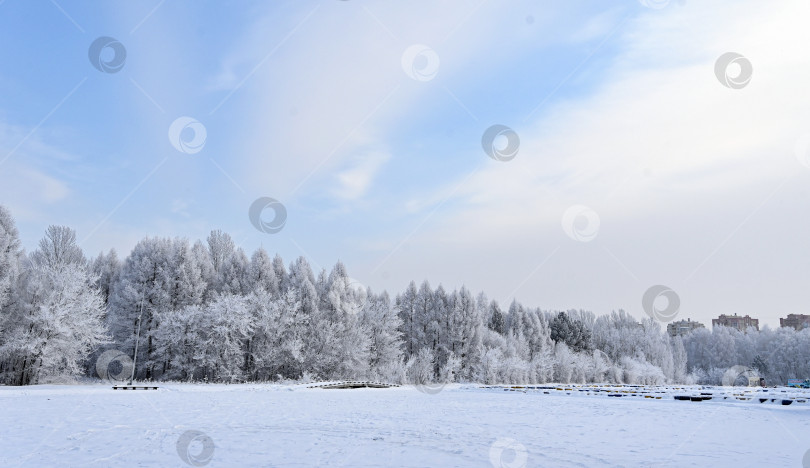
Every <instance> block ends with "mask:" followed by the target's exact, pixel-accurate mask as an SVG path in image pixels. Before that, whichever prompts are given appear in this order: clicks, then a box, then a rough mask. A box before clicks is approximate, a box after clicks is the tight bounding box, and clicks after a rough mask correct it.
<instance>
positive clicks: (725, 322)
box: [712, 314, 759, 332]
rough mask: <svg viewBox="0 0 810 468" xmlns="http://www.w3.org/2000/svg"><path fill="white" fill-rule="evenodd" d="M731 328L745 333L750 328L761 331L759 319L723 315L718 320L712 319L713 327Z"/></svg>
mask: <svg viewBox="0 0 810 468" xmlns="http://www.w3.org/2000/svg"><path fill="white" fill-rule="evenodd" d="M718 326H722V327H731V328H736V329H737V330H740V331H741V332H744V331H746V330H748V327H754V328H755V329H757V331H758V330H759V319H755V318H751V317H749V316H747V315H746V316H744V317H743V316H742V315H737V314H734V315H726V314H722V315H720V317H717V318H716V319H712V327H718Z"/></svg>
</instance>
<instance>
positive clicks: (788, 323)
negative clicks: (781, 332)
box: [779, 314, 810, 331]
mask: <svg viewBox="0 0 810 468" xmlns="http://www.w3.org/2000/svg"><path fill="white" fill-rule="evenodd" d="M779 326H780V327H790V328H793V329H795V330H796V331H801V330H804V329H805V328H810V315H805V314H788V316H787V318H780V319H779Z"/></svg>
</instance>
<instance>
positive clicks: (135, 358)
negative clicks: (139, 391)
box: [127, 293, 143, 385]
mask: <svg viewBox="0 0 810 468" xmlns="http://www.w3.org/2000/svg"><path fill="white" fill-rule="evenodd" d="M142 316H143V293H141V311H140V312H139V313H138V329H137V331H136V332H135V354H134V355H133V356H132V374H131V375H130V376H129V383H128V384H127V385H132V381H133V380H135V367H136V366H137V364H138V344H139V343H140V341H141V339H140V338H141V317H142Z"/></svg>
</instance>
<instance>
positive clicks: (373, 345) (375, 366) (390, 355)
mask: <svg viewBox="0 0 810 468" xmlns="http://www.w3.org/2000/svg"><path fill="white" fill-rule="evenodd" d="M367 294H368V300H367V301H366V305H365V307H364V308H363V311H362V312H361V314H360V323H361V325H362V326H363V328H364V329H365V330H367V331H368V334H369V369H370V375H371V376H372V377H374V378H380V379H383V380H391V381H397V380H400V379H401V378H402V371H403V368H402V358H403V352H402V351H403V350H402V348H403V345H404V343H403V341H402V333H401V331H400V328H401V326H402V319H401V318H400V317H399V316H398V315H397V314H396V312H395V311H394V309H393V308H392V307H391V300H390V299H389V297H388V293H386V292H383V293H382V294H379V295H376V294H373V293H372V292H371V290H369V291H368V293H367Z"/></svg>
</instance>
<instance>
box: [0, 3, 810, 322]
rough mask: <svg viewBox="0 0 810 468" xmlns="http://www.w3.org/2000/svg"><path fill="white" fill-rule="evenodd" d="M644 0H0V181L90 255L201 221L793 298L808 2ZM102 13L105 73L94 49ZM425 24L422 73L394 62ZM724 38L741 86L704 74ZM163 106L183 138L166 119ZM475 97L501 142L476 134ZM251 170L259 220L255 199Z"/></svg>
mask: <svg viewBox="0 0 810 468" xmlns="http://www.w3.org/2000/svg"><path fill="white" fill-rule="evenodd" d="M648 3H650V4H652V6H658V7H661V8H650V7H649V5H645V4H644V2H639V1H633V0H617V1H600V2H596V1H593V2H585V1H565V2H562V1H560V2H544V3H542V4H541V3H538V2H532V1H512V2H509V3H508V5H506V4H504V3H503V2H493V1H486V0H485V1H481V2H477V1H476V2H464V1H443V2H430V1H415V2H407V3H405V2H397V3H394V2H390V1H359V0H349V1H337V0H335V1H288V2H281V1H274V2H191V1H165V2H161V1H148V2H146V1H144V2H104V3H102V4H99V5H90V4H87V3H84V2H69V1H67V0H57V1H54V2H51V1H31V2H29V1H22V0H5V1H0V44H3V45H2V46H0V61H2V63H3V66H2V67H1V68H0V86H2V89H3V92H2V93H0V161H2V163H0V203H3V204H4V205H6V206H7V207H9V208H10V209H11V210H12V212H13V214H14V215H15V217H16V220H17V223H18V226H19V228H20V231H21V234H22V237H23V240H24V244H25V246H26V248H27V249H29V250H31V249H33V248H34V247H35V246H36V242H37V241H38V239H39V238H40V237H41V236H42V233H43V232H44V230H45V228H46V227H47V226H48V225H49V224H65V225H68V226H71V227H73V228H75V229H76V230H77V231H78V238H79V239H80V240H81V242H82V247H83V248H84V249H85V251H86V252H87V253H88V255H96V254H97V253H98V252H99V251H101V250H106V249H109V248H111V247H114V248H116V249H117V250H118V251H119V253H120V254H125V253H127V252H128V251H129V250H130V249H131V248H132V246H133V245H134V244H135V242H137V240H138V239H140V238H142V237H144V236H146V235H159V236H184V237H188V238H190V239H197V238H204V237H205V236H206V235H207V233H208V232H209V231H210V230H212V229H223V230H225V231H227V232H229V233H230V234H231V235H232V236H233V237H234V239H235V240H236V242H237V243H239V244H240V245H241V246H242V247H243V248H244V249H245V250H246V251H248V252H251V251H252V250H253V249H255V248H256V247H258V246H260V245H261V246H264V247H265V248H266V249H267V250H268V251H270V252H271V253H272V252H278V253H280V254H281V255H282V256H283V257H284V258H285V259H286V260H288V261H289V260H292V259H293V258H294V257H296V256H298V255H304V256H306V257H307V258H309V259H310V261H311V263H312V264H313V265H315V266H316V267H321V266H322V267H327V268H328V267H330V266H331V265H332V264H333V263H334V262H335V261H336V260H338V259H340V260H343V261H344V262H345V263H346V264H347V267H348V269H349V272H350V274H351V275H352V276H354V277H355V278H356V279H357V280H358V281H360V282H362V283H364V284H367V285H370V286H371V287H372V288H374V289H377V290H379V289H388V290H389V291H399V290H402V289H403V288H404V286H405V285H407V282H408V281H409V280H410V279H416V280H421V279H425V278H426V279H428V280H430V281H431V283H432V284H433V285H436V284H438V283H442V284H444V285H445V287H446V288H450V289H451V288H455V287H460V286H461V285H462V284H464V285H467V286H468V287H469V288H471V289H473V290H475V291H479V290H485V291H486V292H487V293H488V294H489V295H490V296H491V297H492V298H495V299H498V300H500V301H502V302H508V301H510V300H511V298H513V297H516V298H517V299H519V300H521V301H522V302H524V303H526V304H528V305H532V306H541V307H544V308H586V309H591V310H594V311H595V312H597V313H604V312H609V311H610V310H613V309H618V308H624V309H626V310H628V311H630V312H631V313H633V314H634V315H636V316H637V317H641V316H642V315H643V311H642V310H641V297H642V295H643V293H644V291H645V290H646V289H647V288H648V287H650V286H652V285H655V284H665V285H668V286H670V287H672V288H673V289H674V290H675V291H676V292H677V293H678V294H679V296H680V298H681V309H682V310H681V312H680V316H682V317H683V318H686V317H691V318H693V319H699V320H704V321H708V320H709V319H710V318H711V317H713V316H716V315H717V314H718V313H735V312H737V313H750V314H755V315H756V316H758V317H760V318H762V319H763V320H764V322H766V323H769V324H771V325H776V324H777V323H778V322H777V320H776V318H777V317H779V316H784V315H785V314H787V313H807V312H808V304H807V303H808V301H807V299H806V297H805V296H806V295H805V294H804V293H803V291H804V290H805V289H806V285H807V279H808V274H807V271H806V265H807V261H806V259H807V258H808V254H810V247H808V242H807V239H808V234H810V223H808V221H807V220H806V219H805V218H806V217H804V216H803V213H806V212H807V202H808V196H810V194H808V190H807V186H808V182H810V179H808V177H810V169H809V168H808V166H810V162H808V161H810V158H806V155H807V148H806V147H805V146H806V145H805V144H804V143H803V142H805V140H804V139H803V138H804V136H805V135H806V134H807V133H808V132H810V122H809V121H808V118H809V117H810V115H808V114H810V107H808V100H809V99H808V97H807V96H808V95H807V93H806V90H805V87H806V83H807V76H808V73H810V64H809V63H808V60H807V57H808V56H810V55H809V54H808V50H807V49H808V46H807V44H810V37H808V36H810V33H808V32H807V31H806V28H805V27H804V25H805V24H806V22H807V19H808V16H810V9H808V6H806V5H804V4H803V2H799V1H788V2H780V4H779V5H778V6H775V5H760V4H758V2H753V1H750V2H749V1H742V2H733V3H732V2H719V1H718V2H677V1H674V0H673V1H671V2H667V1H666V0H657V1H653V0H649V2H648ZM100 36H109V37H113V38H115V39H116V40H118V41H119V42H120V43H121V44H122V45H123V46H124V48H125V49H126V54H127V55H126V61H125V64H124V66H123V68H122V69H121V70H120V71H119V72H117V73H103V72H101V71H99V70H97V69H95V68H94V67H93V66H92V65H91V63H90V60H89V58H88V48H89V47H90V44H91V43H92V42H93V41H94V40H95V39H96V38H98V37H100ZM419 44H423V45H425V46H427V47H429V48H430V50H432V51H433V53H434V54H435V57H438V70H437V72H436V74H435V77H433V78H432V79H429V80H426V81H419V80H415V79H412V78H411V77H409V76H408V74H407V73H406V71H405V69H404V68H403V64H402V57H403V54H404V53H405V51H406V50H407V49H408V48H409V47H411V46H414V45H419ZM729 51H733V52H738V53H740V54H741V55H743V56H745V57H746V59H748V60H750V62H751V63H752V66H753V70H754V72H753V77H752V79H751V81H750V83H749V84H747V85H746V86H745V87H743V88H742V89H730V88H728V87H725V86H723V85H722V84H721V83H720V82H719V80H718V78H717V77H716V76H715V73H714V67H715V61H716V60H717V58H718V57H719V56H721V55H722V54H723V53H726V52H729ZM105 53H107V54H110V53H111V51H110V50H106V51H105ZM109 58H110V56H109V55H107V56H103V57H102V59H104V60H108V59H109ZM420 60H423V59H420ZM424 63H425V62H416V63H415V64H414V66H415V67H416V68H417V69H418V68H419V67H420V66H422V65H424ZM732 73H733V71H732ZM183 116H189V117H192V118H194V119H196V120H197V121H199V122H200V123H201V124H202V125H203V126H204V128H205V130H206V139H205V143H204V146H203V147H202V149H201V150H200V151H199V152H196V153H193V154H188V153H183V152H181V151H178V150H177V149H175V147H173V146H172V143H171V142H170V140H169V134H168V133H169V127H170V125H171V124H172V122H174V121H175V120H176V119H177V118H179V117H183ZM494 124H502V125H506V126H509V127H511V128H512V129H514V130H515V131H516V132H517V134H518V135H519V136H520V150H519V153H518V155H517V157H516V158H515V159H514V160H512V161H508V162H504V161H496V160H494V159H492V158H490V157H488V156H487V154H486V153H485V152H484V151H483V149H482V146H481V136H482V134H483V133H484V131H485V130H486V129H487V128H488V127H490V126H491V125H494ZM188 132H189V131H187V133H186V134H184V135H183V137H184V138H188V137H189V136H190V134H189V133H188ZM803 163H806V164H803ZM259 197H271V198H275V199H277V200H279V201H281V202H282V203H283V204H284V205H285V206H286V208H287V213H288V219H287V223H286V225H285V226H284V229H283V230H282V231H281V232H279V233H277V234H266V233H262V232H260V231H258V230H257V229H255V228H254V227H253V226H252V225H251V223H250V220H249V219H248V208H249V207H250V205H251V203H252V202H253V201H254V200H255V199H257V198H259ZM572 206H585V207H587V208H588V209H589V210H592V212H593V213H596V214H597V216H598V219H599V227H598V230H597V231H596V234H595V237H594V238H593V239H591V240H590V241H589V242H581V241H577V240H576V239H574V238H572V237H571V236H568V235H566V230H565V229H564V227H563V225H562V223H563V221H562V220H563V219H564V214H565V213H566V211H567V210H569V209H570V208H571V207H572ZM573 219H575V220H576V222H577V223H579V224H577V226H575V227H573V228H571V229H573V231H574V232H580V231H581V232H585V231H587V228H588V226H587V224H588V218H587V217H582V216H581V217H574V218H573ZM583 223H584V224H583ZM590 227H591V228H593V226H590ZM571 229H569V232H570V231H571ZM583 229H584V231H583ZM578 230H579V231H578ZM580 240H581V239H580Z"/></svg>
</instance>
